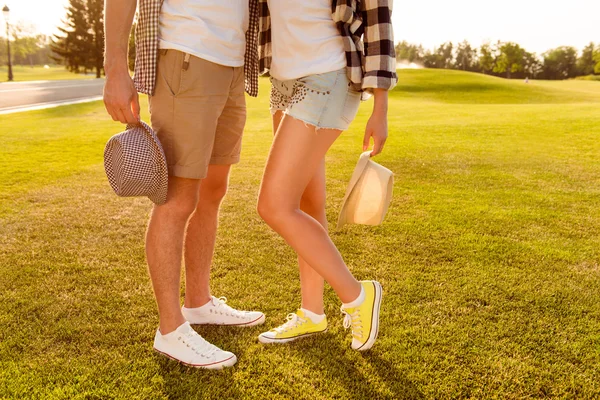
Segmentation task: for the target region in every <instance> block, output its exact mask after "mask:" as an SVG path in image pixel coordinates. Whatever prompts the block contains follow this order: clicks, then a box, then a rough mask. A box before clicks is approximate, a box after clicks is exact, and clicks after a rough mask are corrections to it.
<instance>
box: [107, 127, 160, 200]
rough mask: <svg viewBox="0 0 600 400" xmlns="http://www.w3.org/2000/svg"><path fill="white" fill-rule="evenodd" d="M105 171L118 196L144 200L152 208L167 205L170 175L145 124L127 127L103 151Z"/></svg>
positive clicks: (155, 141) (154, 139) (151, 131)
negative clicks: (145, 199) (147, 199)
mask: <svg viewBox="0 0 600 400" xmlns="http://www.w3.org/2000/svg"><path fill="white" fill-rule="evenodd" d="M104 170H105V171H106V176H107V177H108V182H109V183H110V186H111V187H112V188H113V190H114V191H115V193H116V194H117V195H119V196H123V197H130V196H147V197H148V198H149V199H150V200H152V201H153V202H154V203H155V204H157V205H160V204H163V203H165V202H166V201H167V183H168V179H169V174H168V170H167V160H166V158H165V153H164V151H163V148H162V146H161V144H160V141H159V140H158V137H157V136H156V134H155V133H154V131H153V130H152V128H150V127H149V126H148V125H146V124H145V123H144V122H141V121H140V123H139V125H127V128H126V130H125V132H121V133H119V134H117V135H115V136H113V137H111V138H110V139H109V141H108V143H106V148H105V149H104Z"/></svg>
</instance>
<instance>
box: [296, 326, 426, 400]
mask: <svg viewBox="0 0 600 400" xmlns="http://www.w3.org/2000/svg"><path fill="white" fill-rule="evenodd" d="M291 348H292V352H293V353H294V354H295V355H297V356H298V357H301V358H303V359H304V360H305V361H307V362H308V363H310V365H311V366H312V367H313V368H314V370H316V371H319V372H321V373H322V374H323V375H325V376H326V377H327V380H328V381H330V382H335V383H337V384H339V385H340V386H343V387H344V388H345V389H346V390H347V391H348V393H350V394H351V395H352V398H356V399H423V398H425V397H424V396H423V394H422V393H421V392H420V391H419V390H418V389H417V387H416V386H415V385H414V384H413V383H412V382H411V381H410V380H408V379H407V378H406V376H404V375H403V374H402V373H401V372H400V371H398V369H397V368H396V367H394V365H393V363H392V362H390V361H389V360H387V359H386V358H384V357H382V356H381V355H380V354H379V352H378V350H377V348H376V347H375V348H374V349H371V350H369V351H366V352H364V353H358V352H356V351H355V350H352V349H351V348H350V346H349V342H345V341H344V342H340V338H339V337H338V336H336V335H333V334H324V335H320V336H318V337H314V338H309V339H306V340H304V341H302V342H296V343H292V344H291ZM390 357H393V354H390ZM360 364H363V365H360ZM360 366H362V369H363V370H361V368H359V367H360ZM373 373H374V374H375V375H377V376H372V375H373ZM377 381H379V382H381V383H383V385H381V383H379V382H377Z"/></svg>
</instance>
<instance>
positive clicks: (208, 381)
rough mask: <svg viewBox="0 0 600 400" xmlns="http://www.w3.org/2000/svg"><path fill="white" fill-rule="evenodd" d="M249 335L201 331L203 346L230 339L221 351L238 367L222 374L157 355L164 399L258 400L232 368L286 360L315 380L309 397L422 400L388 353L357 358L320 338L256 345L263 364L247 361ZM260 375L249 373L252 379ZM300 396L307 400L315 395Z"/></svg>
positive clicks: (328, 337) (336, 341) (333, 340)
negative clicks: (235, 360)
mask: <svg viewBox="0 0 600 400" xmlns="http://www.w3.org/2000/svg"><path fill="white" fill-rule="evenodd" d="M244 332H248V331H244ZM248 333H250V332H248ZM254 333H256V332H252V333H250V335H246V334H245V333H243V332H240V331H239V330H238V329H235V328H226V327H203V328H202V330H201V334H202V335H203V336H204V337H205V338H206V339H207V340H209V341H215V340H218V338H219V337H221V338H222V337H227V338H228V339H230V340H231V339H233V342H232V341H229V343H228V345H227V346H226V347H227V349H228V350H230V351H232V352H234V353H235V354H237V356H238V360H239V362H238V365H236V366H235V367H233V368H227V369H225V370H222V371H207V370H198V369H195V368H188V367H185V366H183V365H181V364H178V363H177V362H175V361H172V360H169V359H167V358H166V357H164V356H160V355H158V354H157V355H156V359H157V364H158V365H159V374H160V376H161V377H162V379H163V381H164V385H163V388H164V392H165V393H164V395H165V396H166V397H167V398H169V399H201V398H212V396H214V395H217V394H218V396H219V397H220V398H226V399H245V398H259V397H260V395H259V394H258V393H253V390H252V388H250V387H247V386H244V385H243V383H242V382H236V379H235V376H234V374H235V373H236V369H239V368H251V366H250V365H251V363H252V362H253V361H257V362H259V363H262V362H263V361H264V358H265V357H267V358H272V359H273V360H276V359H279V360H281V358H283V359H288V360H289V361H290V366H291V367H292V368H293V367H294V365H295V366H302V368H308V371H309V372H310V374H309V375H313V374H314V375H315V376H319V377H320V378H321V379H320V382H321V383H317V382H316V381H315V382H312V383H311V386H313V388H314V390H315V392H316V393H318V394H320V396H319V395H317V397H315V398H345V397H346V396H347V395H350V396H351V397H352V398H356V399H423V398H425V396H424V395H423V394H422V393H421V392H420V391H419V390H418V388H417V387H416V386H415V385H414V384H413V383H412V382H411V381H409V380H408V379H407V378H406V376H405V375H404V374H403V373H402V372H401V371H399V370H398V369H397V368H396V367H395V366H394V363H393V361H392V360H393V357H394V354H393V352H388V353H387V355H388V356H387V357H385V356H382V355H381V351H382V350H381V349H378V348H377V347H375V348H374V349H372V350H370V351H367V352H364V353H358V352H356V351H354V350H352V349H351V348H350V346H349V342H347V341H344V340H343V339H341V338H340V335H336V334H333V333H325V334H322V335H318V336H316V337H311V338H307V339H303V340H299V341H296V342H294V343H290V344H287V345H261V346H264V347H263V349H264V352H261V353H260V356H259V357H261V358H262V359H263V361H261V360H260V359H255V360H248V359H247V355H246V353H247V345H248V344H247V343H246V342H247V340H255V334H254ZM248 336H250V337H252V339H250V338H249V337H248ZM253 345H256V344H253ZM274 353H279V354H277V355H275V354H274ZM255 355H256V353H255ZM288 357H289V358H288ZM248 363H250V365H249V364H248ZM267 368H268V367H267ZM263 372H264V371H255V373H257V374H261V373H263ZM257 378H258V377H257ZM284 379H285V378H284ZM258 380H259V381H260V380H261V379H260V378H259V379H258ZM256 383H258V382H256ZM240 384H241V386H240ZM322 385H326V387H322ZM320 386H321V387H320ZM336 388H343V389H342V393H336V392H335V391H336ZM255 389H256V387H255ZM262 389H265V390H267V391H271V392H272V393H271V394H272V395H273V396H275V395H277V396H281V395H284V394H285V393H282V392H280V391H279V390H278V389H277V388H276V387H275V386H272V387H270V389H269V388H268V387H267V388H265V387H263V388H262ZM338 390H339V389H338ZM262 394H263V395H264V394H265V393H264V392H262ZM305 394H306V395H307V396H310V397H311V398H312V397H313V396H312V395H314V394H315V393H312V394H311V393H305ZM256 396H259V397H256Z"/></svg>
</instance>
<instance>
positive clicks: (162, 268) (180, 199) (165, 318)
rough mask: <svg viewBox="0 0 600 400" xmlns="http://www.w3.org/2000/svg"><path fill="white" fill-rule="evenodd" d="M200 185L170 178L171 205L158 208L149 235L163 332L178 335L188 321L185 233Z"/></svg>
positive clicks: (148, 249) (149, 254)
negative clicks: (183, 289)
mask: <svg viewBox="0 0 600 400" xmlns="http://www.w3.org/2000/svg"><path fill="white" fill-rule="evenodd" d="M199 185H200V181H199V180H197V179H186V178H176V177H171V178H169V192H168V196H167V202H166V203H165V204H163V205H160V206H154V209H153V210H152V215H151V217H150V222H149V224H148V231H147V233H146V258H147V260H148V270H149V272H150V278H151V279H152V287H153V288H154V295H155V297H156V303H157V305H158V313H159V317H160V332H161V333H162V334H163V335H166V334H167V333H169V332H172V331H174V330H175V329H177V327H179V326H180V325H181V324H183V323H184V322H185V319H184V317H183V315H182V313H181V308H180V296H179V288H180V283H181V255H182V251H183V238H184V233H185V229H186V226H187V223H188V220H189V218H190V215H191V214H192V213H193V212H194V209H195V207H196V203H197V200H198V188H199Z"/></svg>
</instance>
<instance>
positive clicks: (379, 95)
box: [363, 89, 388, 157]
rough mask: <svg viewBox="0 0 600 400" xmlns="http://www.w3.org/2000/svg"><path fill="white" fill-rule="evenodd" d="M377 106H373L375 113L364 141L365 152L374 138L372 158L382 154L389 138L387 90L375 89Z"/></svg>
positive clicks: (366, 130)
mask: <svg viewBox="0 0 600 400" xmlns="http://www.w3.org/2000/svg"><path fill="white" fill-rule="evenodd" d="M374 93H375V104H374V105H373V113H372V114H371V118H369V122H367V127H366V129H365V137H364V139H363V151H367V149H368V148H369V145H370V143H371V138H373V151H372V152H371V157H374V156H376V155H377V154H379V153H381V151H382V150H383V146H384V145H385V141H386V140H387V137H388V122H387V109H388V91H387V90H385V89H375V90H374Z"/></svg>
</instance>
